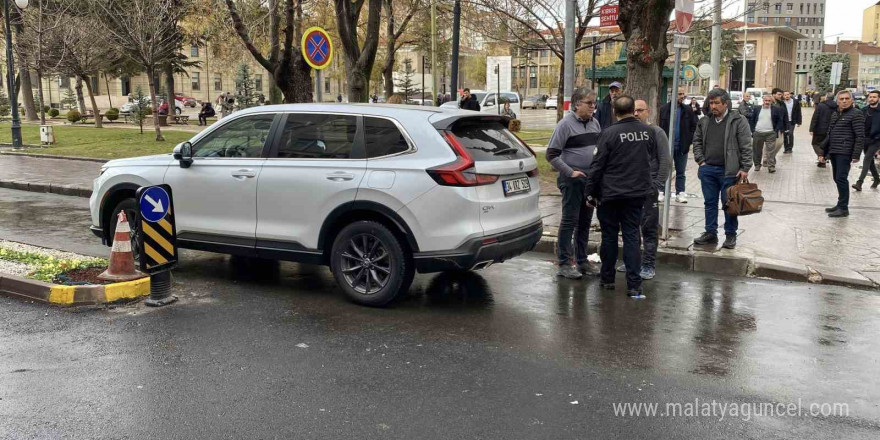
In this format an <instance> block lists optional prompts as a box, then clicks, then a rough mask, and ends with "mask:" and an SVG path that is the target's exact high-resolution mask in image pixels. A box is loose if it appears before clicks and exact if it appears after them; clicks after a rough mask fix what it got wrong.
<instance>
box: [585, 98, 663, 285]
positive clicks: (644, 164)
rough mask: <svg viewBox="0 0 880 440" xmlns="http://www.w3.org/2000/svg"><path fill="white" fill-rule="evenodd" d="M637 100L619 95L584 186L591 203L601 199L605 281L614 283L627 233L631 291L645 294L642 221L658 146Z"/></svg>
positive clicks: (625, 257)
mask: <svg viewBox="0 0 880 440" xmlns="http://www.w3.org/2000/svg"><path fill="white" fill-rule="evenodd" d="M634 112H635V102H634V101H633V99H632V98H631V97H629V96H626V95H622V96H619V97H618V98H617V99H615V100H614V113H615V114H616V115H617V119H618V121H617V122H616V123H615V124H614V125H612V126H611V127H608V128H605V129H603V130H602V135H601V136H599V143H598V146H597V152H596V157H595V158H594V159H593V162H592V163H591V164H590V170H589V172H587V182H586V184H585V188H584V192H585V194H589V196H588V197H587V203H588V204H589V205H592V206H595V205H596V203H597V202H598V206H599V209H598V211H597V217H599V224H600V226H601V227H602V246H601V248H600V250H599V256H600V258H601V259H602V270H601V272H600V277H601V281H602V287H603V288H605V289H614V266H615V263H617V249H618V246H617V235H618V233H619V232H622V233H623V234H622V235H623V262H624V264H625V265H626V288H627V291H626V293H627V295H629V296H630V297H633V298H642V297H644V296H643V295H642V277H641V276H640V275H639V272H640V270H641V268H642V256H641V254H640V253H639V241H640V240H639V239H640V234H639V224H640V222H641V219H642V209H643V206H644V204H645V198H646V197H648V196H650V195H651V194H652V192H653V186H654V181H653V179H652V178H651V162H650V151H653V150H655V149H656V148H657V144H656V142H655V140H654V138H653V136H652V134H651V128H650V127H648V126H647V125H645V124H644V123H643V122H642V121H640V120H638V119H637V118H636V117H635V116H633V114H634Z"/></svg>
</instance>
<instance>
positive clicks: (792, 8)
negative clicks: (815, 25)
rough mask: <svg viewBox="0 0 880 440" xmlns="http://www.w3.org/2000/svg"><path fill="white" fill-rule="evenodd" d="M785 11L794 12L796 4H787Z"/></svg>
mask: <svg viewBox="0 0 880 440" xmlns="http://www.w3.org/2000/svg"><path fill="white" fill-rule="evenodd" d="M785 10H786V11H789V12H791V11H793V10H794V3H786V4H785Z"/></svg>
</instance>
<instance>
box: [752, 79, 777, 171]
mask: <svg viewBox="0 0 880 440" xmlns="http://www.w3.org/2000/svg"><path fill="white" fill-rule="evenodd" d="M762 100H763V105H762V106H761V107H760V108H759V109H757V110H755V111H754V112H752V117H751V119H749V128H750V129H751V130H752V160H753V161H754V164H755V171H761V166H762V165H764V166H767V171H770V172H771V173H775V172H776V154H777V153H779V143H778V142H776V140H777V139H778V138H779V136H782V135H784V133H785V125H784V124H785V117H784V116H783V114H782V113H783V112H784V110H782V109H781V108H779V106H776V105H773V98H772V97H771V96H770V95H764V96H763V97H762Z"/></svg>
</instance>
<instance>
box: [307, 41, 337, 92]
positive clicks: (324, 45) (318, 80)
mask: <svg viewBox="0 0 880 440" xmlns="http://www.w3.org/2000/svg"><path fill="white" fill-rule="evenodd" d="M302 54H303V58H305V60H306V63H308V65H309V66H312V68H313V69H315V101H317V102H322V101H323V100H324V79H323V75H322V74H321V71H322V70H324V69H325V68H326V67H327V66H329V65H330V61H331V60H333V42H332V41H330V34H328V33H327V31H325V30H324V29H323V28H320V27H318V26H315V27H310V28H308V29H306V31H305V32H303V36H302Z"/></svg>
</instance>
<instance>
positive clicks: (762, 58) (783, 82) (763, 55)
mask: <svg viewBox="0 0 880 440" xmlns="http://www.w3.org/2000/svg"><path fill="white" fill-rule="evenodd" d="M725 27H729V28H730V30H731V31H732V32H733V33H734V35H735V36H736V42H737V45H738V46H739V47H740V53H742V52H743V49H742V48H743V47H744V45H747V46H746V47H748V48H749V49H750V50H746V51H745V52H746V78H745V86H746V87H745V88H749V87H759V88H773V87H779V88H781V89H785V90H792V91H794V92H796V93H802V92H804V90H806V89H807V88H809V86H808V85H806V84H797V82H796V80H795V73H796V71H797V67H796V66H797V65H798V62H797V55H796V53H797V49H796V47H797V42H798V41H801V38H802V37H804V35H803V34H801V33H799V32H797V31H795V30H794V29H793V28H791V27H789V26H763V25H755V24H749V26H748V37H746V32H745V28H744V27H743V23H742V22H731V23H729V24H727V25H726V26H725ZM821 52H822V50H821V48H820V49H819V53H821ZM742 61H743V60H742V58H738V59H735V60H733V61H732V63H731V69H730V70H729V72H728V75H729V76H730V78H729V81H728V78H726V76H728V75H724V76H722V78H721V82H722V84H729V87H730V88H731V90H742V89H743V87H742V82H741V81H742V66H743V65H742Z"/></svg>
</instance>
